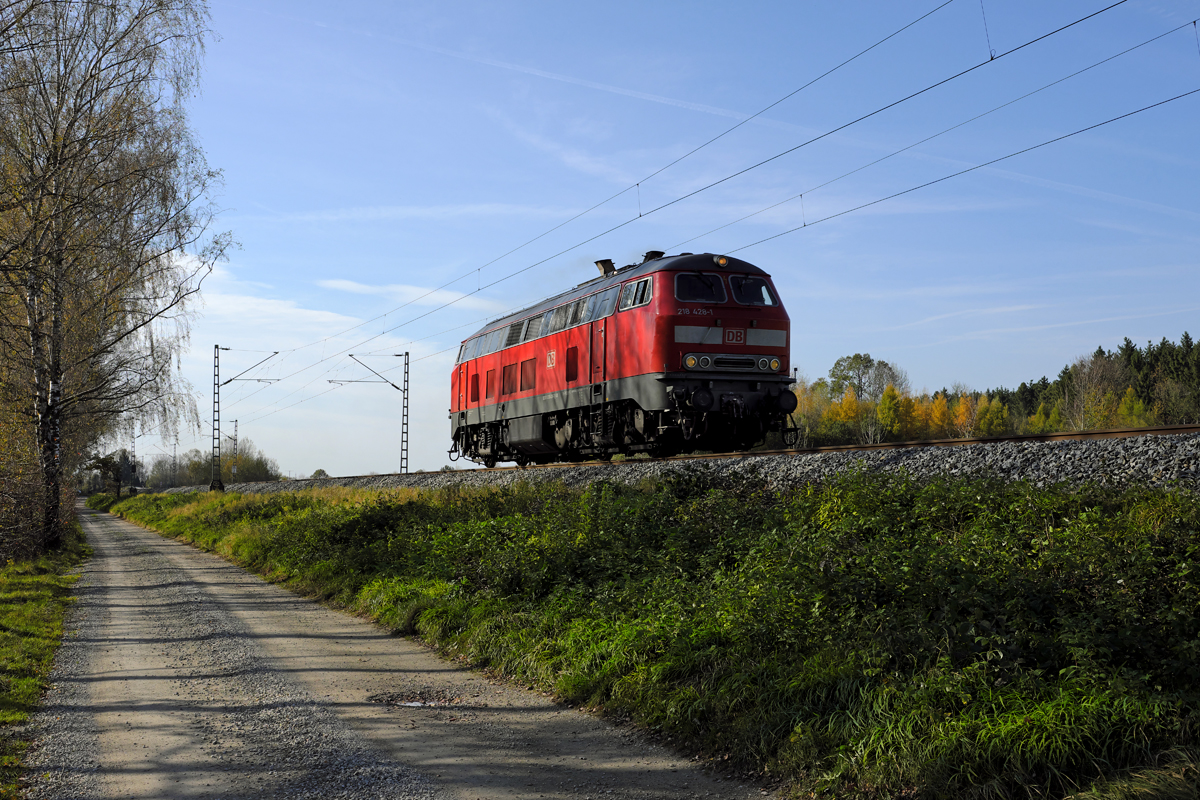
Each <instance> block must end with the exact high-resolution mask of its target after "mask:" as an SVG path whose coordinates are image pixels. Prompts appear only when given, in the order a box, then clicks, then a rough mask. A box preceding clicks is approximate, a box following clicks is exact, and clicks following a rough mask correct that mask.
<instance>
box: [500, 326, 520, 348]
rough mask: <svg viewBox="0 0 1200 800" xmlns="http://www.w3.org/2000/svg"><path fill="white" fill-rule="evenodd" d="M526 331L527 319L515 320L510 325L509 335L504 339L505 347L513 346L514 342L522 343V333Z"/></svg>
mask: <svg viewBox="0 0 1200 800" xmlns="http://www.w3.org/2000/svg"><path fill="white" fill-rule="evenodd" d="M524 332H525V321H524V320H521V321H520V322H514V323H513V324H512V325H509V326H508V337H507V338H506V339H505V340H504V346H505V347H512V346H513V345H514V344H520V343H521V334H522V333H524Z"/></svg>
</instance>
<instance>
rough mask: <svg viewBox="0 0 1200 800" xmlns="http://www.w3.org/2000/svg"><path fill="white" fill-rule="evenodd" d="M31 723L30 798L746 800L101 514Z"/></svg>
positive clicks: (630, 739) (625, 738)
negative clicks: (39, 706) (47, 682)
mask: <svg viewBox="0 0 1200 800" xmlns="http://www.w3.org/2000/svg"><path fill="white" fill-rule="evenodd" d="M80 517H81V520H82V522H83V525H84V529H85V531H86V532H87V534H88V540H89V542H90V543H91V544H92V546H93V548H94V549H95V555H94V557H93V559H92V560H91V561H90V562H89V564H88V565H87V566H86V567H85V570H84V576H83V578H82V579H81V581H80V583H79V585H78V587H79V588H78V597H79V602H78V603H77V604H76V606H75V608H73V609H72V612H71V615H70V617H69V618H68V631H69V633H68V635H67V637H66V638H65V639H64V644H63V647H62V649H61V650H60V651H59V656H58V659H57V660H56V666H55V671H54V673H53V674H52V676H51V680H52V682H53V684H54V688H53V689H52V690H51V692H50V693H49V694H48V695H47V698H46V706H45V709H44V710H43V711H42V712H41V713H39V714H38V715H37V716H36V717H35V719H34V720H33V722H32V723H31V729H32V732H33V736H34V737H35V738H36V740H37V741H36V744H35V747H34V748H33V749H32V751H31V753H30V755H29V757H28V758H27V760H26V763H27V764H28V765H29V767H30V768H31V770H32V771H33V772H34V776H35V777H34V778H33V779H32V781H31V784H30V788H29V795H28V796H30V797H37V798H43V797H45V798H52V799H57V798H82V797H87V798H92V797H95V798H117V797H120V798H242V797H278V798H339V797H354V798H380V800H383V799H384V798H387V799H389V800H390V799H391V798H421V799H422V800H426V799H428V800H460V799H462V798H526V797H528V798H564V799H565V800H590V799H591V798H597V800H599V798H629V800H662V799H665V798H681V797H698V798H716V797H723V798H739V799H740V798H749V797H752V796H753V797H760V796H761V794H760V792H759V790H757V789H751V788H750V787H747V786H743V785H739V784H738V783H736V782H733V781H729V780H721V779H719V778H716V777H713V776H711V775H707V774H704V773H702V772H700V771H699V770H697V769H695V768H693V767H692V766H690V765H689V764H687V763H686V762H684V761H681V760H680V759H679V758H677V757H676V756H674V755H673V754H672V753H670V752H668V751H666V750H664V749H662V748H661V747H659V746H657V745H654V744H650V743H647V742H645V741H644V740H642V738H641V737H640V736H639V735H638V734H637V733H636V732H633V731H630V730H628V729H620V728H614V727H612V726H610V725H608V724H606V723H604V722H603V721H601V720H598V719H596V718H594V717H591V716H588V715H585V714H581V713H579V712H576V711H573V710H570V709H567V708H563V707H561V706H558V705H555V704H554V703H553V702H551V701H550V700H548V699H547V698H545V697H543V696H541V695H538V694H536V693H534V692H527V691H523V690H521V689H519V688H514V687H511V686H506V685H502V684H498V683H496V682H494V681H490V680H488V679H487V678H486V677H484V676H482V675H479V674H476V673H472V672H469V671H466V670H463V669H460V668H458V667H456V666H455V665H453V664H451V663H449V662H447V661H445V660H443V659H440V658H438V657H437V656H436V655H434V654H433V653H432V652H430V651H429V650H427V649H426V648H424V647H422V646H420V645H418V644H416V643H414V642H411V641H408V640H404V639H400V638H396V637H394V636H391V635H389V634H388V633H387V632H385V631H383V630H381V629H380V628H379V627H377V626H375V625H372V624H370V623H368V622H365V621H363V620H361V619H358V618H355V617H351V616H348V615H345V614H341V613H338V612H335V611H331V610H329V609H326V608H324V607H322V606H319V605H317V604H315V603H311V602H309V601H306V600H303V599H301V598H298V597H296V596H295V595H292V594H290V593H288V592H286V591H284V590H282V589H280V588H279V587H276V586H272V585H269V584H266V583H264V582H263V581H261V580H260V579H258V578H257V577H255V576H253V575H250V574H249V573H246V572H245V571H243V570H241V569H240V568H238V567H235V566H233V565H230V564H228V563H227V562H225V561H223V560H221V559H219V558H217V557H216V556H213V555H210V554H206V553H202V552H199V551H197V550H195V549H193V548H191V547H189V546H186V545H182V544H179V543H177V542H173V541H170V540H167V539H164V538H162V537H160V536H159V535H158V534H156V533H153V532H150V531H146V530H144V529H142V528H139V527H137V526H135V525H132V524H130V523H127V522H124V521H122V520H120V519H118V518H116V517H112V516H109V515H107V514H98V513H96V512H92V511H90V510H87V509H82V508H81V509H80Z"/></svg>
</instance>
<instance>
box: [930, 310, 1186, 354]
mask: <svg viewBox="0 0 1200 800" xmlns="http://www.w3.org/2000/svg"><path fill="white" fill-rule="evenodd" d="M1196 311H1200V306H1188V307H1186V308H1172V309H1167V310H1160V311H1148V312H1146V313H1143V314H1121V315H1119V316H1112V317H1096V318H1094V319H1080V320H1071V321H1068V322H1048V323H1045V324H1043V325H1021V326H1015V327H1011V328H986V329H983V330H977V331H968V332H966V333H963V334H961V335H959V336H952V337H950V338H948V339H942V340H941V341H938V342H930V343H927V344H926V345H925V347H936V346H938V345H943V344H949V343H951V342H960V341H963V340H970V339H985V338H989V337H993V336H999V335H1009V334H1013V333H1035V332H1038V331H1048V330H1054V329H1057V328H1079V327H1082V326H1084V325H1100V324H1103V323H1107V322H1125V321H1128V320H1134V319H1153V318H1156V317H1171V316H1176V315H1178V314H1191V313H1194V312H1196Z"/></svg>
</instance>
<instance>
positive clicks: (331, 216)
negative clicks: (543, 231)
mask: <svg viewBox="0 0 1200 800" xmlns="http://www.w3.org/2000/svg"><path fill="white" fill-rule="evenodd" d="M571 213H572V210H571V209H563V208H548V207H545V206H527V205H514V204H511V203H461V204H453V205H433V206H416V205H395V206H354V207H350V208H328V209H316V210H312V211H293V212H278V213H272V214H247V215H242V216H233V215H230V217H229V219H232V220H240V221H253V222H309V223H311V222H379V221H394V220H444V219H462V218H471V217H477V218H482V217H516V218H520V219H559V218H561V217H563V216H565V215H569V214H571Z"/></svg>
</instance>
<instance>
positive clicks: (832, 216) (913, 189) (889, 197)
mask: <svg viewBox="0 0 1200 800" xmlns="http://www.w3.org/2000/svg"><path fill="white" fill-rule="evenodd" d="M1198 93H1200V89H1193V90H1191V91H1189V92H1184V93H1183V94H1179V95H1176V96H1174V97H1170V98H1167V99H1166V100H1160V101H1159V102H1157V103H1152V104H1150V105H1148V106H1143V107H1142V108H1139V109H1136V110H1134V111H1130V112H1127V113H1125V114H1121V115H1119V116H1116V117H1112V118H1110V119H1107V120H1104V121H1103V122H1097V123H1095V124H1093V125H1088V126H1087V127H1084V128H1080V129H1078V130H1075V131H1072V132H1070V133H1066V134H1063V135H1061V136H1056V137H1054V138H1053V139H1048V140H1046V141H1044V142H1041V143H1039V144H1035V145H1031V146H1030V147H1025V148H1022V149H1021V150H1017V151H1015V152H1013V153H1009V154H1008V155H1005V156H1000V157H999V158H994V159H991V160H989V161H985V162H983V163H981V164H976V165H974V166H972V167H968V168H966V169H962V170H959V171H957V172H954V173H951V174H949V175H944V176H942V177H940V178H937V179H935V180H932V181H926V182H925V183H922V184H919V185H917V186H913V187H911V188H908V189H905V190H903V191H899V192H894V193H892V194H889V195H887V196H885V197H881V198H879V199H877V200H872V201H870V202H867V203H862V204H860V205H857V206H854V207H853V208H848V209H845V210H843V211H839V212H837V213H836V214H830V215H828V216H826V217H822V218H820V219H817V220H814V221H813V222H809V223H806V224H804V225H798V226H796V227H794V228H790V229H788V230H785V231H781V232H780V233H776V234H774V235H772V236H767V237H765V238H762V239H759V240H758V241H755V242H750V243H749V244H745V245H742V246H740V247H737V248H734V249H732V250H726V251H725V252H726V253H737V252H741V251H742V250H746V249H748V248H751V247H755V246H757V245H760V244H763V243H764V242H769V241H771V240H773V239H778V238H780V237H783V236H787V235H788V234H791V233H795V232H796V231H799V230H802V229H804V228H808V227H812V226H813V225H817V224H820V223H822V222H828V221H829V220H832V219H837V218H838V217H843V216H846V215H847V214H852V213H854V212H856V211H861V210H863V209H865V208H870V207H871V206H875V205H878V204H880V203H884V202H887V201H888V200H893V199H895V198H897V197H902V196H903V195H906V194H911V193H912V192H916V191H919V190H921V189H925V188H928V187H930V186H934V185H936V184H939V183H943V182H945V181H948V180H950V179H952V178H957V177H959V176H962V175H966V174H968V173H971V172H975V171H976V170H980V169H983V168H985V167H989V166H992V165H994V164H998V163H1000V162H1002V161H1007V160H1008V159H1011V158H1015V157H1017V156H1020V155H1024V154H1025V153H1030V152H1033V151H1034V150H1038V149H1041V148H1043V147H1047V146H1049V145H1052V144H1055V143H1057V142H1061V141H1064V140H1066V139H1070V138H1072V137H1074V136H1078V135H1080V134H1083V133H1087V132H1088V131H1093V130H1096V129H1097V128H1102V127H1104V126H1105V125H1110V124H1112V123H1114V122H1118V121H1120V120H1123V119H1128V118H1129V117H1132V116H1135V115H1137V114H1141V113H1143V112H1145V111H1150V110H1151V109H1155V108H1159V107H1161V106H1164V105H1167V104H1169V103H1173V102H1175V101H1177V100H1182V99H1183V98H1185V97H1190V96H1192V95H1194V94H1198ZM454 349H455V348H454V347H449V348H446V349H445V350H441V351H439V352H438V353H433V354H430V355H427V356H423V357H422V358H420V359H415V360H416V361H423V360H425V359H426V358H431V357H433V356H434V355H440V354H442V353H447V352H450V351H452V350H454ZM385 371H387V370H385ZM334 388H338V387H336V386H335V387H334ZM329 391H332V389H329V390H327V391H325V392H320V393H318V394H316V395H314V396H312V397H310V398H305V399H303V400H299V401H297V402H296V403H293V404H291V405H289V406H285V407H284V408H280V409H276V410H273V411H270V412H268V413H267V414H264V415H262V416H260V417H256V418H255V419H262V418H263V417H267V416H271V415H272V414H275V413H278V412H279V411H285V410H287V409H288V408H293V407H295V406H297V405H300V404H301V403H304V402H307V401H308V400H311V399H316V398H317V397H320V396H321V395H324V394H328V392H329Z"/></svg>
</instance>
